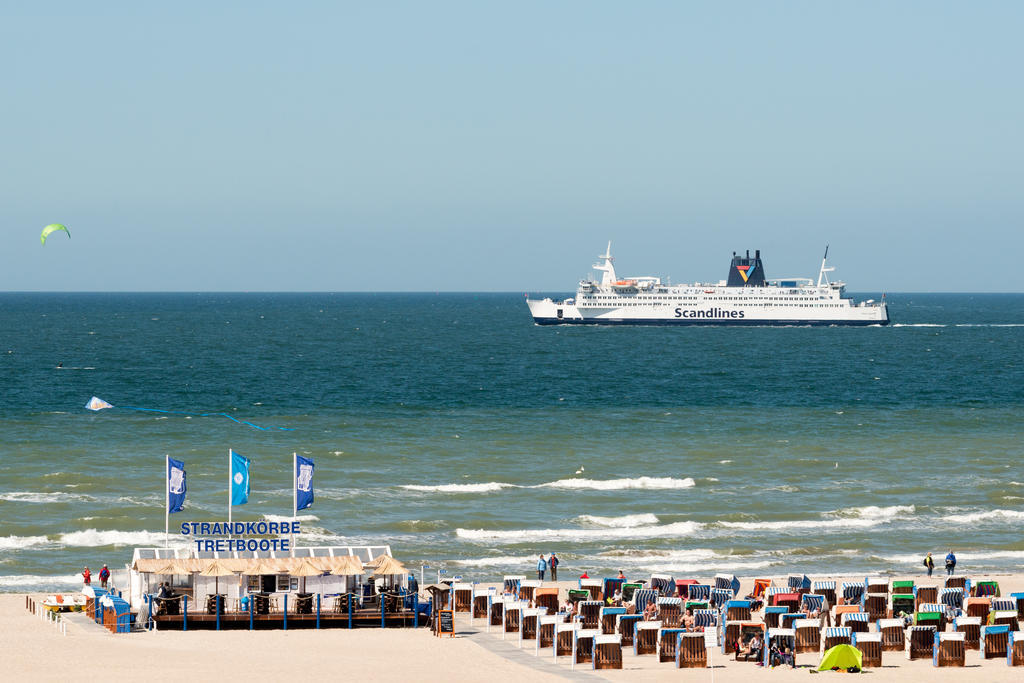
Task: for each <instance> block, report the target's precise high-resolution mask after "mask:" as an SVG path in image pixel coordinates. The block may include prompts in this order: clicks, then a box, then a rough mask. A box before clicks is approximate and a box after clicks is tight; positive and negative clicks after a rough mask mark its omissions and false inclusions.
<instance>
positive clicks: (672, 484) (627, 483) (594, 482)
mask: <svg viewBox="0 0 1024 683" xmlns="http://www.w3.org/2000/svg"><path fill="white" fill-rule="evenodd" d="M696 485H697V482H695V481H694V480H693V479H691V478H690V477H687V478H685V479H676V478H673V477H636V478H635V479H559V480H558V481H552V482H548V483H547V484H540V485H539V487H538V488H553V489H594V490H598V491H618V490H624V489H688V488H692V487H694V486H696Z"/></svg>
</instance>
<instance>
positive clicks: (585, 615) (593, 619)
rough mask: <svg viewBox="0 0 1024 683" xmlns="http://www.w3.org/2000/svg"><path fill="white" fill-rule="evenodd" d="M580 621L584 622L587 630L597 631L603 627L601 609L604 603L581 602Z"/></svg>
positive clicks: (598, 601) (593, 601) (596, 601)
mask: <svg viewBox="0 0 1024 683" xmlns="http://www.w3.org/2000/svg"><path fill="white" fill-rule="evenodd" d="M578 607H579V608H580V616H579V619H580V621H581V622H583V628H585V629H597V628H600V627H601V608H602V607H604V603H603V602H601V601H600V600H581V601H580V602H579V605H578Z"/></svg>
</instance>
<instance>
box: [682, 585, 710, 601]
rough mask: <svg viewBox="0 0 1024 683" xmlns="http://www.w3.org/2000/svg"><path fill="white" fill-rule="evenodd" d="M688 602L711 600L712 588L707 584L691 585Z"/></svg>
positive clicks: (688, 590) (688, 589) (688, 591)
mask: <svg viewBox="0 0 1024 683" xmlns="http://www.w3.org/2000/svg"><path fill="white" fill-rule="evenodd" d="M687 600H689V601H697V602H707V601H709V600H711V586H710V585H709V584H706V583H694V584H690V587H689V588H687Z"/></svg>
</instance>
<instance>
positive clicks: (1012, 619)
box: [988, 609, 1020, 631]
mask: <svg viewBox="0 0 1024 683" xmlns="http://www.w3.org/2000/svg"><path fill="white" fill-rule="evenodd" d="M988 623H989V624H991V625H992V626H1009V627H1010V630H1011V631H1016V630H1018V629H1020V624H1019V623H1018V622H1017V610H1009V609H1006V610H993V611H991V612H989V613H988Z"/></svg>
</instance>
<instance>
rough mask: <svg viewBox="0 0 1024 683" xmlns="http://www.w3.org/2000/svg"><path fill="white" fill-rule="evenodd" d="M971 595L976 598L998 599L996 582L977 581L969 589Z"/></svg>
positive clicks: (997, 584) (997, 583)
mask: <svg viewBox="0 0 1024 683" xmlns="http://www.w3.org/2000/svg"><path fill="white" fill-rule="evenodd" d="M971 595H972V596H973V597H976V598H998V597H999V582H998V581H978V582H977V583H976V584H974V585H973V586H972V587H971Z"/></svg>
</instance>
